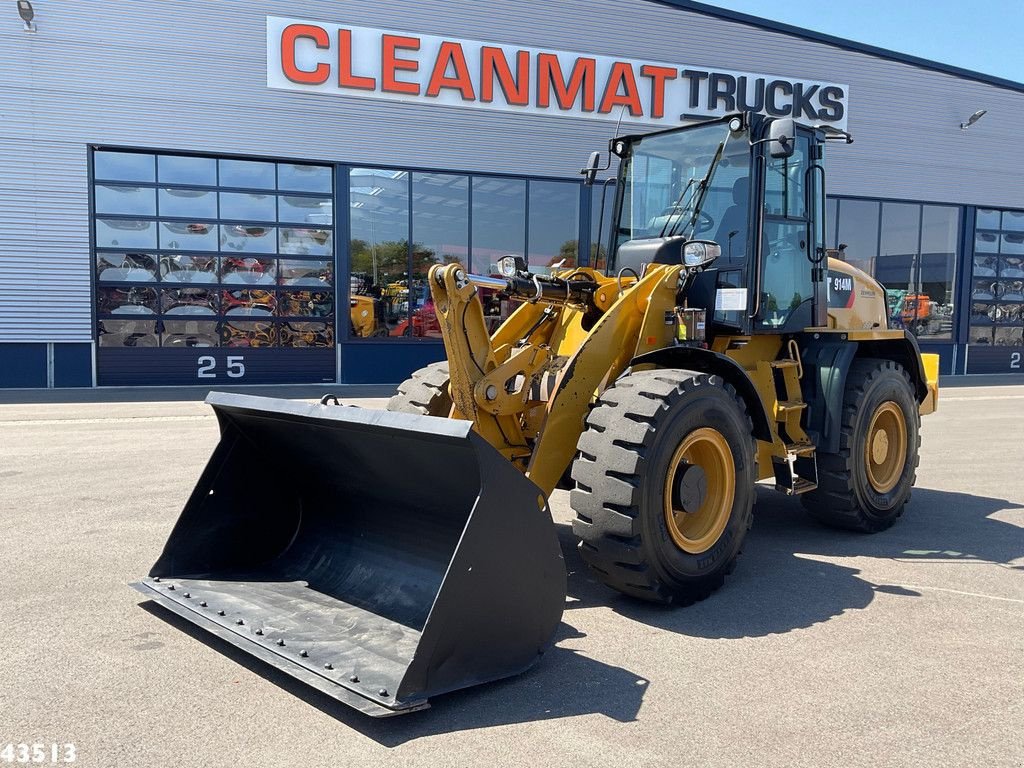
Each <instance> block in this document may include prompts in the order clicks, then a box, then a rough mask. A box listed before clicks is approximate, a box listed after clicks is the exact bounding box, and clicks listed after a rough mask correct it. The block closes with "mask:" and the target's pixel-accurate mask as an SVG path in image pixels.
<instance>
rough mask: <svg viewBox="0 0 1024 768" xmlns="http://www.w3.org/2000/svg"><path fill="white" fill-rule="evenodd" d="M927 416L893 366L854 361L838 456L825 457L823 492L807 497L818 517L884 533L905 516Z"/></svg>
mask: <svg viewBox="0 0 1024 768" xmlns="http://www.w3.org/2000/svg"><path fill="white" fill-rule="evenodd" d="M920 429H921V416H920V413H919V411H918V405H917V398H916V397H915V396H914V388H913V385H912V384H911V383H910V377H909V376H908V375H907V372H906V371H905V370H904V368H903V366H901V365H900V364H899V363H895V362H893V361H891V360H879V359H874V358H864V359H859V360H854V362H853V365H852V366H851V368H850V372H849V373H848V374H847V376H846V389H845V391H844V394H843V414H842V421H841V432H840V436H839V452H838V453H819V454H818V487H817V489H815V490H814V491H811V492H810V493H807V494H804V495H803V497H802V501H803V504H804V507H805V508H806V509H807V511H808V512H809V513H810V514H811V516H812V517H814V518H815V519H817V520H819V521H821V522H823V523H825V524H826V525H830V526H833V527H836V528H846V529H849V530H854V531H863V532H865V533H876V532H878V531H884V530H885V529H886V528H889V527H891V526H892V524H893V523H895V522H896V520H897V518H899V516H900V515H902V514H903V508H904V507H905V506H906V503H907V501H908V500H909V499H910V491H911V489H912V488H913V486H914V482H915V481H916V479H917V465H918V461H919V456H918V449H919V448H920V447H921V434H920Z"/></svg>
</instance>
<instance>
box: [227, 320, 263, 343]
mask: <svg viewBox="0 0 1024 768" xmlns="http://www.w3.org/2000/svg"><path fill="white" fill-rule="evenodd" d="M221 339H222V341H223V345H224V346H225V347H275V346H277V327H276V326H275V325H274V323H273V321H271V320H254V321H246V320H225V321H224V325H223V326H221Z"/></svg>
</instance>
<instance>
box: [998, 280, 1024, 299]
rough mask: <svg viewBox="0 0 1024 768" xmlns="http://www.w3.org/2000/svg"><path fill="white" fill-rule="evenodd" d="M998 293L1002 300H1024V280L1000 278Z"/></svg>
mask: <svg viewBox="0 0 1024 768" xmlns="http://www.w3.org/2000/svg"><path fill="white" fill-rule="evenodd" d="M998 293H999V298H1001V299H1002V300H1003V301H1024V280H1000V281H999V289H998Z"/></svg>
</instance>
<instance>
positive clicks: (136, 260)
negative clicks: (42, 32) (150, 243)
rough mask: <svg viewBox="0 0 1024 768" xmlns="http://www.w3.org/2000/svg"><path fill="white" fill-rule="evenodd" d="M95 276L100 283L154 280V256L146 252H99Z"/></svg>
mask: <svg viewBox="0 0 1024 768" xmlns="http://www.w3.org/2000/svg"><path fill="white" fill-rule="evenodd" d="M96 276H97V278H98V279H99V281H100V282H101V283H113V282H129V283H152V282H156V257H155V256H151V255H150V254H148V253H99V254H97V255H96Z"/></svg>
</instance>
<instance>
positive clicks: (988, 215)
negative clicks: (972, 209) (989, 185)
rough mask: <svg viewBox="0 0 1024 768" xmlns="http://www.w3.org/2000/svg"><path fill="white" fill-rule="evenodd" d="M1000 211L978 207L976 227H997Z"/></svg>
mask: <svg viewBox="0 0 1024 768" xmlns="http://www.w3.org/2000/svg"><path fill="white" fill-rule="evenodd" d="M999 219H1000V211H996V210H993V209H991V208H979V209H978V219H977V227H978V229H999Z"/></svg>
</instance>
